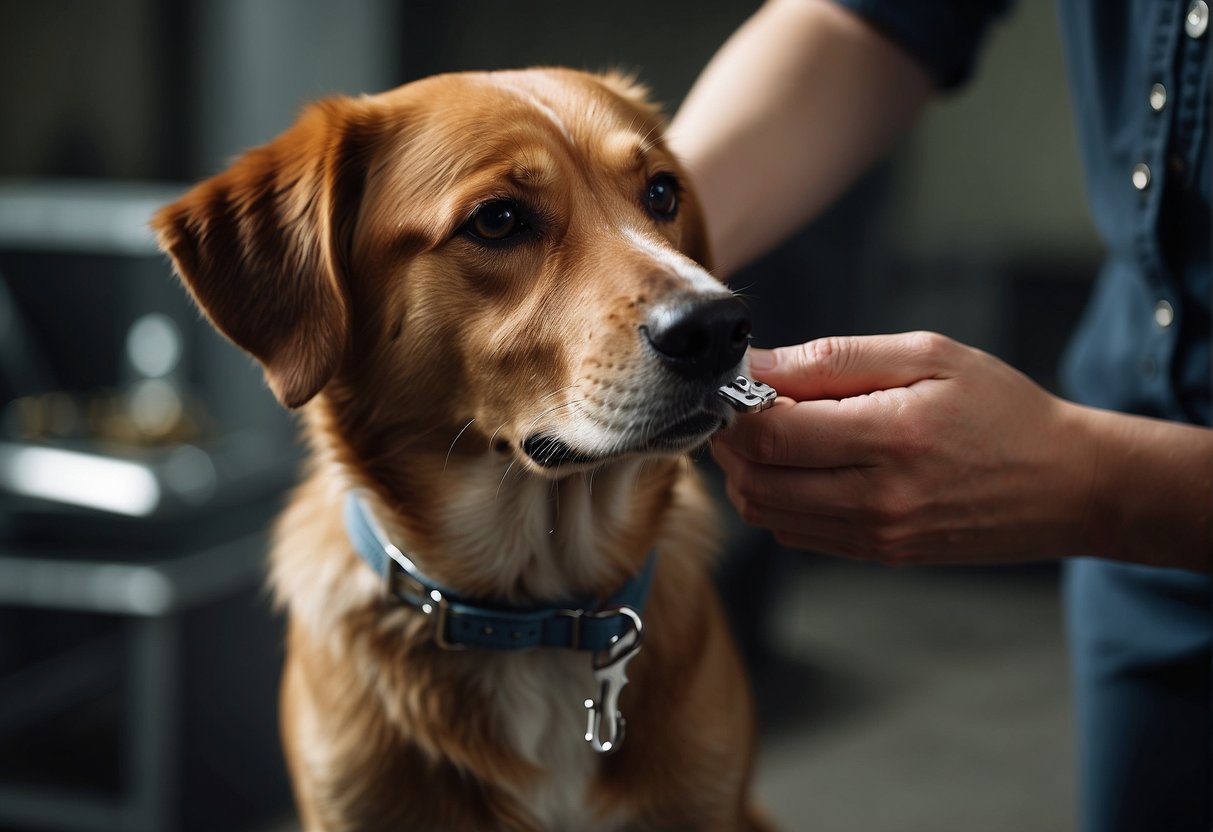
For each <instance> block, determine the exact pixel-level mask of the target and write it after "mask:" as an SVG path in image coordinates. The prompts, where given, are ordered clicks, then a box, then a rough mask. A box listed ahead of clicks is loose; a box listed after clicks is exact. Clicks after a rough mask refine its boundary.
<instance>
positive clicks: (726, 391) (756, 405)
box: [716, 376, 778, 413]
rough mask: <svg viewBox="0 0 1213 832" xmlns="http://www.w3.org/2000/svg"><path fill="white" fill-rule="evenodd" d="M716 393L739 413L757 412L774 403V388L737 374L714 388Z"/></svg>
mask: <svg viewBox="0 0 1213 832" xmlns="http://www.w3.org/2000/svg"><path fill="white" fill-rule="evenodd" d="M716 395H718V396H720V398H722V399H724V400H725V401H726V402H728V404H729V407H731V408H733V409H734V410H736V411H737V412H739V413H757V412H758V411H760V410H766V409H767V408H768V407H770V406H771V405H773V404H775V397H776V395H778V394H777V393H776V392H775V388H774V387H771V386H770V385H769V384H763V383H762V382H761V381H754V380H753V379H749V378H746V377H745V376H738V377H737V378H735V379H733V380H732V381H731V382H729V383H728V384H722V385H721V386H720V387H718V388H717V389H716Z"/></svg>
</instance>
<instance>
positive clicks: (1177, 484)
mask: <svg viewBox="0 0 1213 832" xmlns="http://www.w3.org/2000/svg"><path fill="white" fill-rule="evenodd" d="M755 357H756V359H757V360H756V361H755V363H754V375H755V376H756V377H758V378H760V379H761V380H763V381H766V382H768V383H770V384H772V385H774V386H775V387H776V388H777V389H778V390H780V392H781V393H784V394H786V395H788V396H790V397H791V398H790V399H788V398H781V399H780V400H779V402H778V403H777V405H776V407H775V408H773V409H771V410H769V411H767V412H765V413H763V414H761V415H757V416H753V417H743V418H740V419H738V420H736V422H735V424H734V426H733V427H732V428H730V429H729V430H728V431H725V432H723V433H721V434H719V435H718V436H717V438H716V439H715V440H714V442H713V446H714V452H715V455H716V457H717V459H718V460H719V461H720V463H721V465H722V467H723V468H724V469H725V472H726V474H727V475H728V480H729V484H728V490H729V496H730V499H731V500H732V501H733V502H734V504H735V505H736V506H737V508H738V510H739V511H740V512H741V514H742V516H743V517H744V518H745V519H746V520H747V521H748V522H751V523H754V524H756V525H760V526H765V527H767V528H770V529H772V530H773V531H775V533H776V536H777V537H778V538H779V539H780V540H781V541H783V542H785V543H787V544H789V545H792V546H797V547H800V548H808V549H814V550H818V551H823V552H829V553H833V554H840V555H847V556H852V557H858V558H864V559H873V560H879V561H882V562H885V563H890V564H910V563H994V562H1012V561H1022V560H1036V559H1043V558H1056V557H1064V556H1070V555H1091V556H1096V557H1102V558H1107V559H1111V560H1120V561H1126V562H1133V563H1140V564H1145V565H1151V566H1168V567H1181V568H1186V569H1191V570H1195V571H1201V572H1209V571H1211V558H1213V430H1209V429H1207V428H1200V427H1194V426H1190V425H1181V424H1176V423H1171V422H1164V421H1160V420H1155V419H1146V418H1141V417H1136V416H1128V415H1124V414H1118V413H1111V412H1107V411H1101V410H1096V409H1093V408H1087V407H1082V406H1079V405H1076V404H1072V403H1070V402H1066V401H1063V400H1062V399H1059V398H1057V397H1055V396H1052V395H1051V394H1049V393H1047V392H1046V391H1044V390H1043V389H1042V388H1040V387H1038V386H1037V385H1036V384H1035V383H1033V382H1032V381H1030V380H1029V379H1028V378H1027V377H1025V376H1023V375H1022V374H1020V373H1019V372H1017V371H1016V370H1014V369H1012V368H1011V367H1009V366H1008V365H1006V364H1004V363H1003V362H1001V361H999V360H997V359H996V358H993V357H992V356H990V355H987V354H986V353H983V352H981V351H979V350H975V349H972V348H970V347H966V346H963V345H961V344H958V343H956V342H955V341H951V340H950V339H947V338H944V337H943V336H939V335H934V334H930V333H911V334H905V335H888V336H871V337H856V338H827V339H821V340H818V341H812V342H809V343H808V344H803V345H799V346H796V347H787V348H784V349H780V350H775V351H773V352H771V353H769V354H767V353H764V352H759V353H757V355H756V356H755ZM766 358H771V359H773V360H774V364H773V366H770V367H766V368H763V365H764V363H765V362H764V359H766Z"/></svg>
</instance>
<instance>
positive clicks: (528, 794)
mask: <svg viewBox="0 0 1213 832" xmlns="http://www.w3.org/2000/svg"><path fill="white" fill-rule="evenodd" d="M498 658H499V659H500V661H496V662H493V663H491V666H488V667H486V673H485V674H484V683H485V684H486V686H488V688H489V690H490V693H489V700H490V701H491V702H492V703H493V707H494V708H495V709H496V710H497V719H498V720H499V721H500V724H501V725H503V726H505V728H506V736H507V737H508V738H509V742H510V743H511V744H512V745H513V747H514V749H515V750H516V751H517V752H518V754H519V755H520V756H522V757H523V758H525V759H526V760H528V761H529V762H532V763H534V764H535V765H536V766H538V767H539V768H540V769H542V770H543V772H544V776H543V777H542V778H541V779H540V780H539V781H538V782H537V783H536V784H535V785H534V786H532V787H528V788H523V789H520V790H518V791H517V792H515V793H514V795H513V796H514V797H515V798H516V799H517V800H518V802H519V803H520V804H521V805H523V806H526V807H527V809H528V810H529V811H530V812H531V813H532V814H533V816H534V818H535V820H536V821H537V823H538V825H539V826H540V827H541V828H543V829H578V830H588V831H591V832H592V831H593V830H601V832H607V831H608V830H613V829H618V828H620V826H621V824H622V822H623V820H624V818H622V817H621V816H618V815H616V816H613V817H605V818H604V817H598V816H597V815H596V813H594V812H593V811H592V810H591V808H590V800H589V797H590V794H589V791H590V788H589V787H590V784H591V781H592V780H593V777H594V775H595V772H596V770H597V767H598V756H597V755H596V754H595V753H594V752H593V751H592V750H590V747H589V745H588V744H587V743H586V742H585V740H584V739H583V737H582V734H583V732H584V731H585V718H586V717H585V714H586V711H585V707H584V706H583V704H582V702H583V700H584V699H585V698H586V697H587V696H588V695H591V694H592V691H593V680H592V678H591V676H590V669H589V668H590V663H589V658H588V656H586V655H585V654H581V653H571V652H568V651H535V652H529V653H525V654H520V655H515V656H501V657H498Z"/></svg>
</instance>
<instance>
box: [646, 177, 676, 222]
mask: <svg viewBox="0 0 1213 832" xmlns="http://www.w3.org/2000/svg"><path fill="white" fill-rule="evenodd" d="M646 204H647V205H648V208H649V213H650V214H652V215H653V216H654V217H656V218H657V219H659V220H668V219H670V218H672V217H673V216H674V215H675V214H677V213H678V180H677V179H675V178H674V177H673V176H671V175H670V174H668V173H662V174H659V175H658V176H654V177H653V179H652V181H651V182H649V191H648V194H646Z"/></svg>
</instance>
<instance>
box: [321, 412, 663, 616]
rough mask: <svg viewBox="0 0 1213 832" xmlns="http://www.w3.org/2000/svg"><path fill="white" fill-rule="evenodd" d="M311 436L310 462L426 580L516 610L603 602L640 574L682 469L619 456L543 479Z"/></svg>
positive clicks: (435, 452) (447, 455) (453, 456)
mask: <svg viewBox="0 0 1213 832" xmlns="http://www.w3.org/2000/svg"><path fill="white" fill-rule="evenodd" d="M434 433H435V435H438V434H441V431H435V432H434ZM311 436H312V441H313V447H314V449H315V451H316V454H317V456H318V457H319V459H320V461H321V462H320V464H321V465H323V466H326V467H328V468H329V469H330V470H331V471H333V472H335V473H337V476H335V477H333V479H335V480H337V481H339V482H341V483H343V487H345V488H359V489H362V490H364V491H366V492H368V494H369V499H368V504H369V507H370V510H371V511H372V512H373V513H374V515H375V517H376V518H377V519H378V521H379V523H380V524H381V525H382V526H383V528H384V529H385V530H386V531H387V533H388V535H389V536H390V537H391V538H392V540H393V542H394V543H396V545H398V546H399V547H400V548H401V549H403V550H405V551H407V552H408V553H409V557H410V558H412V559H413V561H414V562H415V563H416V564H417V566H418V567H419V568H420V569H421V570H422V571H423V572H425V574H426V575H428V576H430V577H431V578H432V579H433V580H434V581H436V582H438V583H440V584H442V585H444V586H447V587H450V588H451V589H452V590H457V591H459V592H460V593H461V594H463V595H465V596H467V597H480V598H495V599H499V600H503V601H508V602H512V603H518V604H528V603H542V602H547V601H556V600H560V599H566V598H569V597H575V596H579V595H588V596H595V595H609V594H611V593H612V592H613V591H614V590H615V589H617V588H618V587H619V586H620V585H622V584H623V583H624V582H625V581H626V580H627V579H628V578H629V577H630V576H632V575H633V574H635V573H636V572H637V571H639V570H640V568H641V567H642V566H643V564H644V560H645V557H646V555H647V553H648V552H649V551H650V550H651V549H652V548H653V546H654V543H655V541H656V537H657V535H658V533H659V531H660V529H659V527H658V524H659V520H658V518H660V517H661V516H662V514H663V513H664V510H665V509H666V507H668V505H669V502H670V500H671V499H672V488H673V484H674V481H675V479H676V476H677V473H678V470H679V466H680V465H684V464H685V462H683V461H681V460H675V459H657V460H653V459H649V460H642V459H628V460H623V461H619V462H614V463H610V464H605V465H603V466H601V467H599V468H597V469H595V470H594V471H592V472H586V473H576V474H572V475H569V476H565V477H562V478H559V479H550V478H547V477H543V476H540V475H537V474H534V473H531V472H529V471H527V470H524V469H523V468H522V466H521V464H520V463H518V462H516V461H514V462H512V461H511V460H510V459H509V458H505V457H503V456H502V455H500V454H497V453H494V452H493V451H492V450H491V449H488V448H485V449H484V451H483V452H479V453H477V452H475V450H472V451H469V450H467V449H463V450H461V451H460V452H458V453H451V452H449V447H448V446H447V445H445V444H444V443H446V442H447V440H446V439H445V438H439V440H438V441H436V442H430V443H427V442H426V441H425V440H426V438H427V437H425V436H421V437H420V439H419V440H414V441H412V442H408V443H402V445H401V446H400V447H399V448H398V449H394V450H393V451H392V452H390V453H386V454H384V453H381V454H379V455H378V457H377V458H370V457H369V455H367V454H366V453H365V452H363V451H360V450H359V448H358V447H357V446H356V443H355V442H351V441H348V440H343V439H342V438H340V437H342V434H340V433H335V432H333V431H331V430H312V431H311ZM403 444H407V448H406V447H403ZM469 444H470V443H469Z"/></svg>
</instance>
